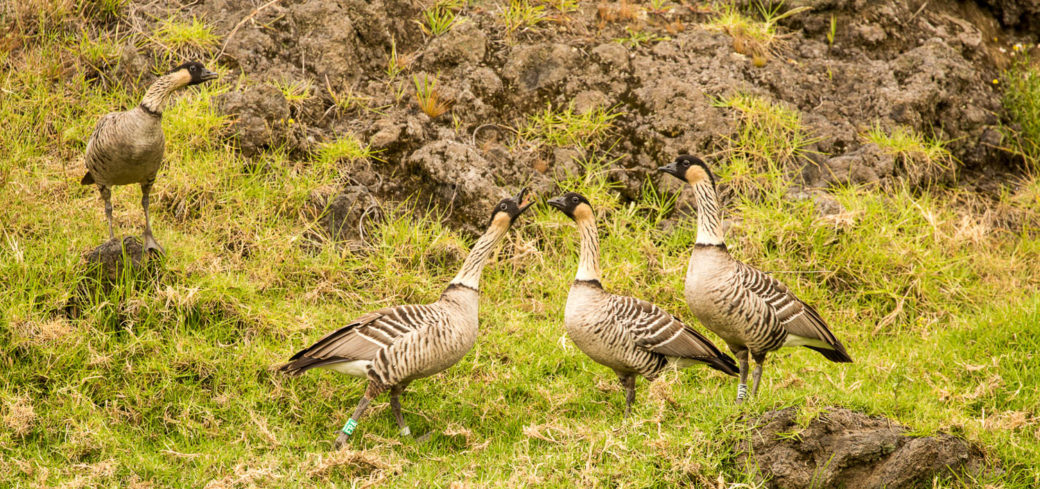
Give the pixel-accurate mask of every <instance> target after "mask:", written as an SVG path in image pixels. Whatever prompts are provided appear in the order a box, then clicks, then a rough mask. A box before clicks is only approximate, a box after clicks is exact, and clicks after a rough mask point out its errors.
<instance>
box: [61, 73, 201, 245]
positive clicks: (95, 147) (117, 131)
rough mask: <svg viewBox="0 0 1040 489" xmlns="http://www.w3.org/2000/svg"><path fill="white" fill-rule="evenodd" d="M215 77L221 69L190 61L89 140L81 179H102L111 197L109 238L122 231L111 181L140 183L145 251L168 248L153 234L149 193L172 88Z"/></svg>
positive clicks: (108, 117)
mask: <svg viewBox="0 0 1040 489" xmlns="http://www.w3.org/2000/svg"><path fill="white" fill-rule="evenodd" d="M214 78H217V74H216V73H214V72H212V71H209V70H207V69H206V68H205V67H204V66H202V64H200V63H197V62H189V63H184V64H182V65H180V66H178V67H176V68H174V69H173V70H171V71H170V72H169V73H167V74H166V75H163V76H162V77H160V78H159V79H158V80H156V81H155V82H154V83H152V85H151V86H150V87H148V91H147V92H146V93H145V94H144V98H143V99H142V100H141V103H140V104H139V105H138V106H137V107H134V108H133V109H130V110H127V111H125V112H111V113H108V114H105V115H104V116H102V117H101V119H100V120H98V123H97V126H95V127H94V133H93V134H91V135H90V140H88V141H87V153H86V164H87V174H86V175H84V176H83V180H81V181H80V183H81V184H83V185H91V184H97V186H98V191H99V192H100V193H101V199H102V200H104V201H105V217H106V218H108V237H109V239H115V237H116V235H115V233H114V232H113V231H112V191H111V187H113V186H116V185H129V184H133V183H136V184H140V185H141V206H142V207H144V251H145V252H148V251H151V250H157V251H159V252H162V251H163V249H162V247H161V246H159V243H157V242H156V241H155V237H153V236H152V226H151V219H150V217H149V215H148V197H149V194H150V193H151V191H152V184H153V183H155V175H156V173H158V172H159V166H160V165H161V164H162V160H163V152H164V150H165V146H166V139H165V137H164V136H163V129H162V111H163V108H164V107H165V106H166V102H167V100H168V99H169V97H170V94H172V93H173V92H175V91H176V90H178V89H180V88H183V87H186V86H188V85H197V84H199V83H203V82H205V81H208V80H212V79H214Z"/></svg>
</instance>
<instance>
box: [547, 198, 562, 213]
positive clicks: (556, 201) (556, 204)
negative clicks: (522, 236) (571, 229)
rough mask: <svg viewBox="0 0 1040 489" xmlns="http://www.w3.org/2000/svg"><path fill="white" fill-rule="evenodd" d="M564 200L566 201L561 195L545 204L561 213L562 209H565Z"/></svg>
mask: <svg viewBox="0 0 1040 489" xmlns="http://www.w3.org/2000/svg"><path fill="white" fill-rule="evenodd" d="M565 200H566V199H564V198H563V196H562V195H561V196H559V197H556V198H553V199H549V201H548V202H547V203H548V204H549V205H550V206H552V207H553V208H555V209H558V210H561V211H562V210H563V208H564V207H567V203H566V202H565Z"/></svg>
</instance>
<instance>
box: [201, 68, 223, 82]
mask: <svg viewBox="0 0 1040 489" xmlns="http://www.w3.org/2000/svg"><path fill="white" fill-rule="evenodd" d="M199 78H200V79H202V81H210V80H216V79H217V78H220V75H218V74H217V72H215V71H209V70H206V69H203V70H202V74H201V75H199Z"/></svg>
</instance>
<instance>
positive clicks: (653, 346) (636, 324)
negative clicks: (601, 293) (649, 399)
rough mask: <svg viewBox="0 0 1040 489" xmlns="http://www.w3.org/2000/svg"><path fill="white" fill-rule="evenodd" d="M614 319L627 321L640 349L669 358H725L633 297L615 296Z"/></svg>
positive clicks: (676, 321) (679, 323) (678, 323)
mask: <svg viewBox="0 0 1040 489" xmlns="http://www.w3.org/2000/svg"><path fill="white" fill-rule="evenodd" d="M614 304H615V305H614V309H615V317H617V318H619V319H622V318H623V319H624V321H625V323H626V324H627V326H628V328H627V329H628V331H629V332H630V333H631V335H632V337H633V339H634V340H635V343H636V345H637V346H639V347H640V348H644V349H647V350H649V351H652V352H654V353H659V354H661V355H665V356H669V357H679V358H690V359H708V358H720V357H725V356H726V355H724V354H723V353H722V352H720V351H719V350H718V348H716V347H715V345H713V344H712V343H711V341H709V340H708V339H707V338H705V337H704V336H703V335H701V334H700V333H698V332H697V331H695V330H693V329H692V328H690V327H688V326H686V325H685V324H683V323H682V321H680V320H679V319H678V318H676V317H675V316H673V315H671V314H668V313H667V312H665V311H664V310H663V309H661V308H660V307H657V306H655V305H653V304H651V303H649V302H646V301H642V300H639V299H636V298H634V297H622V296H616V297H615V301H614Z"/></svg>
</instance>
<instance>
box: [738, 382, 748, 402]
mask: <svg viewBox="0 0 1040 489" xmlns="http://www.w3.org/2000/svg"><path fill="white" fill-rule="evenodd" d="M745 398H747V384H737V399H745Z"/></svg>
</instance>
